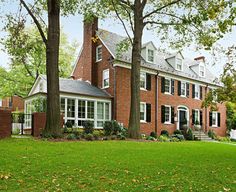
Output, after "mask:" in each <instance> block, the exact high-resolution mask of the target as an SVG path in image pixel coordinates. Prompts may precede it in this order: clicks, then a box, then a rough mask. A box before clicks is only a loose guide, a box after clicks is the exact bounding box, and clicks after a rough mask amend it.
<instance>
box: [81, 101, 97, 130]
mask: <svg viewBox="0 0 236 192" xmlns="http://www.w3.org/2000/svg"><path fill="white" fill-rule="evenodd" d="M86 109H87V110H86ZM85 120H90V121H93V120H94V101H85V100H78V126H79V127H82V126H83V123H84V121H85Z"/></svg>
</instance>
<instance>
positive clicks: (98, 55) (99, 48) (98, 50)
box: [96, 45, 102, 62]
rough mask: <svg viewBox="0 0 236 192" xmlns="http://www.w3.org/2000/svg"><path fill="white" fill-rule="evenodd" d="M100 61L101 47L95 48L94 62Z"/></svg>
mask: <svg viewBox="0 0 236 192" xmlns="http://www.w3.org/2000/svg"><path fill="white" fill-rule="evenodd" d="M101 60H102V45H99V46H97V48H96V62H98V61H101Z"/></svg>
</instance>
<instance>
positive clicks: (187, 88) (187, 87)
mask: <svg viewBox="0 0 236 192" xmlns="http://www.w3.org/2000/svg"><path fill="white" fill-rule="evenodd" d="M186 97H189V83H186Z"/></svg>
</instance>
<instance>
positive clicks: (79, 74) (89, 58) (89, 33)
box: [72, 17, 98, 83]
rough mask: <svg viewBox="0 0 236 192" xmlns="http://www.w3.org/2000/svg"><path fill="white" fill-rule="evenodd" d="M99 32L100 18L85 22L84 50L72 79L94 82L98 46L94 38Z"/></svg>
mask: <svg viewBox="0 0 236 192" xmlns="http://www.w3.org/2000/svg"><path fill="white" fill-rule="evenodd" d="M97 30H98V18H97V17H94V18H93V19H92V20H90V21H85V20H84V39H83V50H82V52H81V55H80V57H79V59H78V61H77V64H76V66H75V68H74V71H73V74H72V78H73V79H82V80H83V81H89V82H91V83H92V82H93V79H92V77H93V75H92V72H93V65H94V63H95V56H96V55H95V54H96V47H95V46H96V44H95V43H94V42H93V41H92V38H93V37H95V36H96V31H97Z"/></svg>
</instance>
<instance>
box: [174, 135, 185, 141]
mask: <svg viewBox="0 0 236 192" xmlns="http://www.w3.org/2000/svg"><path fill="white" fill-rule="evenodd" d="M175 136H176V137H177V138H178V139H179V140H180V141H183V140H184V136H183V135H181V134H176V135H175Z"/></svg>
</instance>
